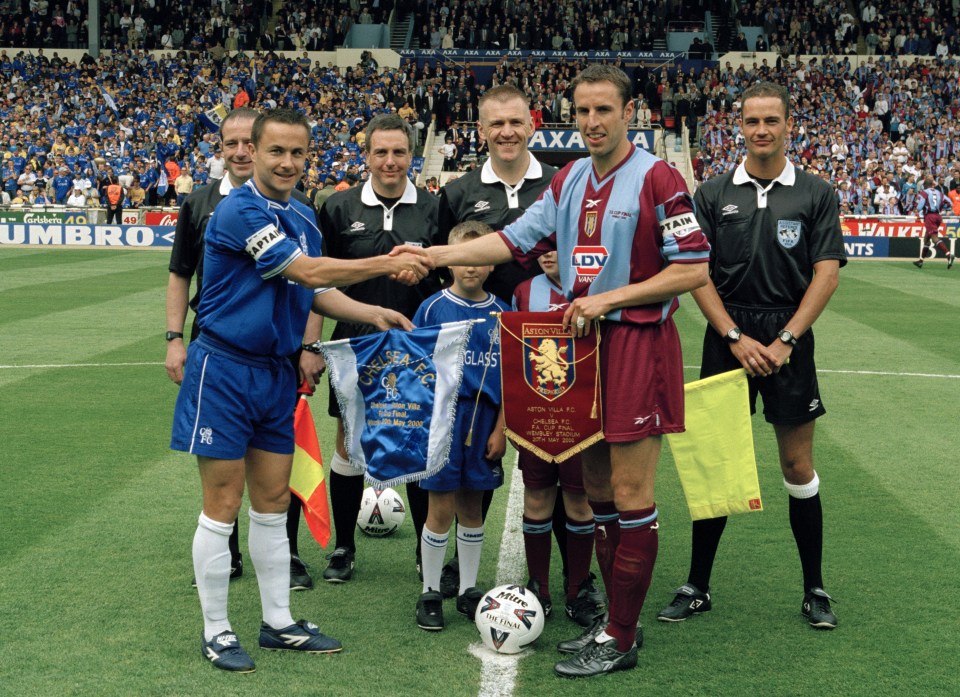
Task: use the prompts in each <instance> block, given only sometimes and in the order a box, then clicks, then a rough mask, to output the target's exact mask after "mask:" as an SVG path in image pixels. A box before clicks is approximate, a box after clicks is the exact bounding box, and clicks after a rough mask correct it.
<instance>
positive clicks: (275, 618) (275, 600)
mask: <svg viewBox="0 0 960 697" xmlns="http://www.w3.org/2000/svg"><path fill="white" fill-rule="evenodd" d="M249 538H250V539H249V546H250V559H251V560H252V561H253V568H254V570H255V571H256V572H257V584H258V585H259V586H260V604H261V606H262V607H263V621H264V622H266V623H267V624H269V625H270V626H271V627H273V628H274V629H283V628H284V627H289V626H290V625H291V624H293V616H292V615H291V614H290V541H289V540H288V539H287V514H286V513H257V512H256V511H255V510H253V509H252V508H251V509H250V535H249Z"/></svg>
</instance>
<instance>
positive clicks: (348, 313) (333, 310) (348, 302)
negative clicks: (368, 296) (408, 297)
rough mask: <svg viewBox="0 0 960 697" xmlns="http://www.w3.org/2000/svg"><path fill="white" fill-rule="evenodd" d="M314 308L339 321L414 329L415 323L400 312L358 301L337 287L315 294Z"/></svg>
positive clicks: (380, 327)
mask: <svg viewBox="0 0 960 697" xmlns="http://www.w3.org/2000/svg"><path fill="white" fill-rule="evenodd" d="M313 310H314V312H318V313H320V314H322V315H324V316H325V317H331V318H333V319H335V320H337V321H346V322H356V323H358V324H369V325H372V326H374V327H376V328H377V329H379V330H381V331H386V330H387V329H406V330H410V329H413V323H412V322H411V321H410V320H409V319H407V318H406V317H404V316H403V315H402V314H400V313H399V312H396V311H394V310H388V309H387V308H385V307H380V306H379V305H368V304H366V303H362V302H358V301H356V300H354V299H353V298H351V297H348V296H347V295H346V294H345V293H343V292H341V291H339V290H336V289H333V290H328V291H327V292H326V293H320V294H319V295H315V296H314V298H313Z"/></svg>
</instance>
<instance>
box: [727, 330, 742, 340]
mask: <svg viewBox="0 0 960 697" xmlns="http://www.w3.org/2000/svg"><path fill="white" fill-rule="evenodd" d="M727 341H729V342H730V343H736V342H737V341H740V330H739V329H737V328H736V327H734V328H733V329H731V330H730V331H728V332H727Z"/></svg>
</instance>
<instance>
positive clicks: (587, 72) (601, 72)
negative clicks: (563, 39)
mask: <svg viewBox="0 0 960 697" xmlns="http://www.w3.org/2000/svg"><path fill="white" fill-rule="evenodd" d="M585 82H610V83H613V86H614V87H616V88H617V91H618V92H620V99H621V100H622V101H623V106H626V105H627V104H628V103H629V102H630V101H631V99H632V87H633V83H632V82H630V78H629V77H627V74H626V73H625V72H623V71H622V70H620V68H615V67H614V66H612V65H604V64H603V63H593V64H592V65H589V66H587V67H586V68H584V69H583V70H582V71H580V74H579V75H577V76H576V77H575V78H573V82H571V83H570V87H571V92H573V93H576V91H577V88H578V87H579V86H580V85H582V84H583V83H585ZM574 101H576V100H574Z"/></svg>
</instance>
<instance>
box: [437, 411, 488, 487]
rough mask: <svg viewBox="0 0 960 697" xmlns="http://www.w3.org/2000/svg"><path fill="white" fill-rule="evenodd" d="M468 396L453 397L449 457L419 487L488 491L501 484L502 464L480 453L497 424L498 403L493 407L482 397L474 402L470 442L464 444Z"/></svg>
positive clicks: (468, 422)
mask: <svg viewBox="0 0 960 697" xmlns="http://www.w3.org/2000/svg"><path fill="white" fill-rule="evenodd" d="M474 404H475V402H474V400H472V399H463V398H460V399H459V400H457V415H456V418H455V420H454V421H455V422H454V427H453V438H452V439H451V443H450V461H449V462H447V464H446V466H445V467H444V468H443V469H442V470H440V471H439V472H437V473H436V474H435V475H433V476H432V477H427V478H426V479H423V480H421V482H420V488H421V489H427V490H428V491H456V490H457V489H469V490H472V491H489V490H491V489H497V488H499V487H500V486H502V485H503V465H501V464H500V460H487V459H486V458H484V456H483V453H484V452H485V451H486V449H487V439H488V438H489V437H490V434H491V433H493V429H494V428H496V425H497V417H498V416H499V415H500V407H498V406H497V407H495V406H493V405H492V404H490V403H489V402H487V401H486V400H484V399H481V400H480V402H479V404H478V405H477V416H476V419H475V420H474V423H473V438H472V439H471V445H470V446H469V447H468V446H467V445H465V443H466V440H467V433H468V432H469V430H470V419H471V418H472V417H473V405H474Z"/></svg>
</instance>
